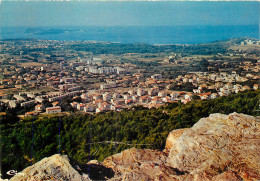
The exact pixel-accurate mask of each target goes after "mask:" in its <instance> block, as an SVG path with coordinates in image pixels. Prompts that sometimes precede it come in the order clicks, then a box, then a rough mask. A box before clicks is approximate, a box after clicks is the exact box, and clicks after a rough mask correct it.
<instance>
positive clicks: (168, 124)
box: [1, 91, 259, 173]
mask: <svg viewBox="0 0 260 181" xmlns="http://www.w3.org/2000/svg"><path fill="white" fill-rule="evenodd" d="M258 100H259V91H248V92H243V93H239V94H236V95H230V96H227V97H220V98H217V99H214V100H204V101H193V102H190V103H188V104H185V105H184V104H182V105H178V104H177V103H171V104H168V105H165V106H162V107H160V108H158V109H155V108H153V109H147V108H143V107H132V108H131V109H126V110H123V111H121V112H108V113H100V114H96V115H88V114H71V115H70V116H63V117H30V118H27V119H24V120H23V121H22V122H18V123H15V124H3V125H1V140H2V143H1V146H2V150H4V151H3V152H2V155H1V156H2V173H6V171H8V170H13V169H15V170H18V171H20V170H23V169H24V168H25V167H28V166H30V165H31V164H34V163H36V162H37V161H39V160H41V159H43V158H45V157H49V156H51V155H53V154H56V153H59V150H60V153H61V154H66V155H68V156H69V157H71V158H73V159H74V160H76V161H78V162H80V163H87V162H88V161H90V160H93V159H95V160H99V161H103V160H104V159H105V158H106V157H108V156H110V155H113V154H116V153H119V152H121V151H123V150H126V149H129V148H132V147H135V148H137V149H157V150H159V151H161V150H163V149H164V148H165V140H166V138H167V136H168V134H169V132H171V131H172V130H175V129H180V128H190V127H191V126H193V125H194V124H195V123H196V122H197V121H198V120H199V119H201V118H203V117H207V116H209V115H210V114H212V113H222V114H230V113H232V112H238V113H244V114H248V115H253V116H257V115H259V111H257V109H258V106H259V102H258ZM6 119H8V117H7V118H6ZM59 123H61V125H60V132H61V135H60V137H59ZM59 141H60V145H59ZM166 145H167V144H166ZM167 146H168V145H167Z"/></svg>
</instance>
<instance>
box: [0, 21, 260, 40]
mask: <svg viewBox="0 0 260 181" xmlns="http://www.w3.org/2000/svg"><path fill="white" fill-rule="evenodd" d="M240 37H251V38H257V39H259V26H257V25H245V26H241V25H239V26H82V27H81V26H63V27H61V26H60V27H33V28H31V27H1V33H0V39H27V38H33V39H42V40H80V41H86V40H93V41H108V42H120V43H149V44H198V43H209V42H213V41H218V40H227V39H230V38H240Z"/></svg>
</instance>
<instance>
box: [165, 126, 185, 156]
mask: <svg viewBox="0 0 260 181" xmlns="http://www.w3.org/2000/svg"><path fill="white" fill-rule="evenodd" d="M188 129H189V128H186V129H176V130H173V131H172V132H170V133H169V135H168V137H167V139H166V145H165V150H164V152H166V153H169V152H170V149H171V148H172V146H173V145H174V144H175V142H176V140H177V139H178V138H179V137H180V136H181V135H182V133H183V132H184V131H187V130H188Z"/></svg>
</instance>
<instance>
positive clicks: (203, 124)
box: [167, 113, 260, 180]
mask: <svg viewBox="0 0 260 181" xmlns="http://www.w3.org/2000/svg"><path fill="white" fill-rule="evenodd" d="M259 121H260V120H259V117H253V116H248V115H244V114H237V113H232V114H230V115H223V114H211V115H210V116H209V117H208V118H203V119H200V121H199V122H197V123H196V124H195V125H194V126H193V127H192V128H191V129H188V130H186V131H185V132H184V133H183V134H182V135H181V136H180V137H179V138H178V139H177V140H175V142H174V144H173V145H172V147H171V149H170V153H169V156H168V158H167V165H168V166H171V167H173V168H178V169H179V170H180V171H182V172H186V173H189V174H201V173H206V175H207V176H208V178H212V177H213V176H216V175H218V174H219V173H223V172H226V171H234V172H236V173H237V174H238V176H239V177H241V178H243V179H256V180H258V179H260V154H259V153H260V122H259Z"/></svg>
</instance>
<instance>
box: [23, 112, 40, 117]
mask: <svg viewBox="0 0 260 181" xmlns="http://www.w3.org/2000/svg"><path fill="white" fill-rule="evenodd" d="M36 114H37V113H36V112H35V111H30V112H26V113H25V116H26V117H28V116H34V115H36Z"/></svg>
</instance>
